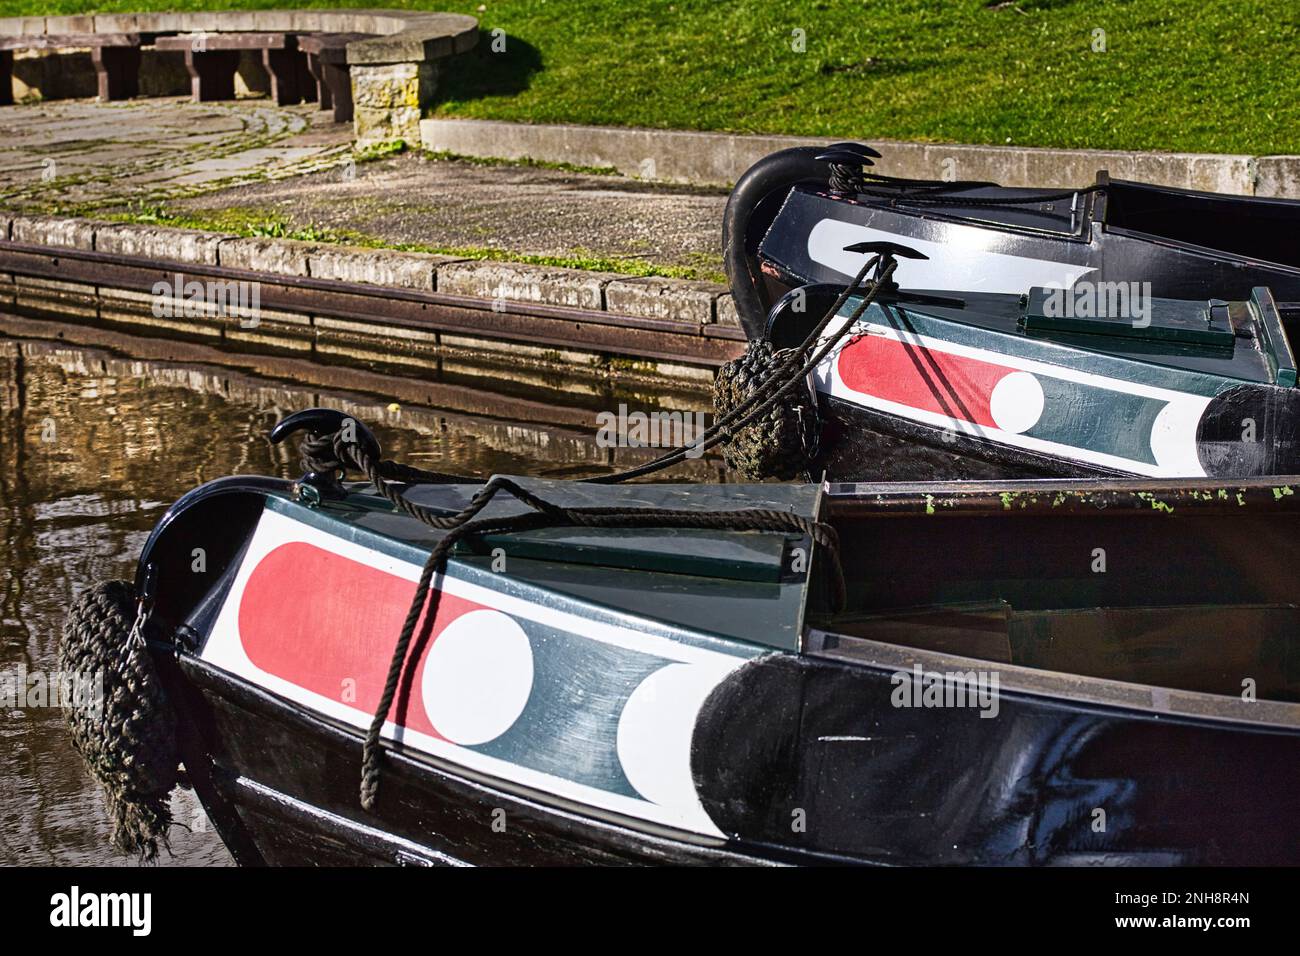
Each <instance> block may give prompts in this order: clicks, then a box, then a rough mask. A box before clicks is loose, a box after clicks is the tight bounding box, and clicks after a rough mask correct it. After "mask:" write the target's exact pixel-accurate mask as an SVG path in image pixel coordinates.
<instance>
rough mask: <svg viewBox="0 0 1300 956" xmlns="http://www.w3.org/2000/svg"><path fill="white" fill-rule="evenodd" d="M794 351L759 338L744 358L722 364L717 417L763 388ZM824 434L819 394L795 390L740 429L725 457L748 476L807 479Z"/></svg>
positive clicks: (715, 385) (716, 391)
mask: <svg viewBox="0 0 1300 956" xmlns="http://www.w3.org/2000/svg"><path fill="white" fill-rule="evenodd" d="M790 351H791V350H788V349H787V350H781V351H773V349H772V343H770V342H768V341H766V340H763V339H755V340H753V341H751V342H750V343H749V345H748V346H747V347H746V349H745V354H744V355H743V356H741V357H740V358H738V359H733V360H731V361H730V362H728V363H726V364H725V365H723V366H722V368H720V369H719V370H718V376H717V378H716V379H714V382H713V407H714V409H715V410H716V411H717V413H718V415H719V417H722V418H726V417H728V416H729V415H731V413H732V412H733V411H735V409H737V408H739V407H741V406H743V405H744V404H745V403H746V400H747V399H749V398H751V397H752V396H754V395H755V394H757V393H758V392H760V391H762V390H763V389H764V388H765V386H767V384H768V383H769V382H771V381H772V380H773V378H774V377H775V375H776V374H778V370H779V368H780V367H781V366H782V365H783V364H785V362H786V359H787V358H788V357H789V352H790ZM820 435H821V416H820V414H819V413H818V409H817V398H816V396H815V395H814V394H813V392H812V390H811V389H791V390H790V392H789V393H788V394H787V396H786V398H785V400H784V401H782V402H776V403H773V404H772V405H771V406H770V407H769V408H767V409H766V411H765V412H764V413H763V414H762V415H761V416H760V417H759V418H757V419H756V420H755V421H754V422H753V423H752V424H749V425H746V426H745V427H743V428H740V429H738V430H737V431H736V432H735V434H733V435H732V436H731V440H730V441H728V442H726V443H725V444H723V446H722V455H723V458H724V459H726V462H727V465H728V466H729V467H730V468H732V469H734V470H735V471H737V472H739V473H740V474H741V475H743V476H744V477H746V478H749V479H762V478H779V479H781V480H782V481H788V480H789V479H791V478H798V477H804V478H805V479H806V477H807V473H808V469H809V466H810V465H811V464H812V461H813V459H814V458H816V455H817V444H818V440H819V437H820Z"/></svg>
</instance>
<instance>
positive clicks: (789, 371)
mask: <svg viewBox="0 0 1300 956" xmlns="http://www.w3.org/2000/svg"><path fill="white" fill-rule="evenodd" d="M879 263H880V257H879V256H873V257H871V258H870V259H868V260H867V262H866V263H865V264H864V265H863V266H862V268H861V270H860V271H859V272H858V274H857V275H856V276H855V277H854V279H853V281H852V282H850V283H849V284H848V285H847V286H845V288H844V291H843V292H841V293H840V295H839V297H838V298H837V299H836V301H835V302H834V303H833V304H832V305H831V307H830V308H829V309H827V311H826V313H825V314H824V315H823V316H822V318H821V320H820V321H819V322H818V323H817V325H816V326H814V328H813V329H812V330H811V331H810V332H809V333H808V335H807V337H806V338H805V339H804V341H803V343H802V344H801V345H799V346H798V347H797V348H793V349H789V350H787V352H786V354H785V355H783V356H782V357H781V359H780V361H779V362H778V363H777V364H776V365H775V366H774V367H773V370H772V373H771V375H770V376H769V378H768V380H767V381H766V382H764V383H763V384H762V385H760V386H759V387H758V388H756V389H755V390H754V392H753V393H752V394H751V395H750V396H748V397H747V398H746V399H744V400H743V401H741V402H740V403H739V404H738V405H737V406H736V407H735V408H734V409H732V410H731V411H729V412H728V413H727V414H726V415H723V416H722V417H721V418H719V419H718V420H717V421H715V422H714V423H713V425H711V426H710V427H709V428H708V429H706V430H705V432H704V433H703V435H702V436H701V437H700V438H699V439H697V441H696V442H693V443H691V444H689V445H685V446H683V447H681V448H678V449H674V450H673V451H671V452H669V453H667V454H665V455H663V456H661V457H660V458H658V459H656V460H655V461H653V462H650V463H648V464H646V465H642V466H640V467H638V468H633V469H630V470H628V471H624V472H620V473H618V474H615V475H605V476H600V477H597V478H589V479H585V480H586V481H590V482H598V483H614V482H622V481H627V480H629V479H631V478H635V477H640V476H642V475H647V474H651V473H653V472H656V471H660V470H662V469H664V468H668V467H670V466H672V465H674V464H677V463H678V462H679V461H682V460H683V459H684V458H685V457H686V455H687V454H688V453H692V452H694V451H695V449H697V448H698V449H700V451H701V452H702V451H704V450H707V449H708V448H710V447H713V446H715V445H717V444H719V443H720V442H724V441H728V440H730V439H731V438H732V437H734V435H735V434H736V433H737V432H739V431H740V430H742V429H744V428H745V427H746V426H748V425H749V424H750V423H751V422H753V421H754V420H755V419H757V418H758V417H759V416H761V415H762V414H764V413H765V412H766V411H767V410H768V409H770V408H771V407H772V406H773V405H774V404H775V403H776V402H778V401H780V400H781V398H782V397H783V396H784V395H786V394H788V393H789V391H790V390H791V389H792V388H795V387H797V386H799V385H801V384H803V382H804V380H805V379H806V377H807V375H808V373H809V372H811V371H812V370H813V369H814V368H816V367H817V366H818V365H819V364H821V362H822V360H823V359H824V358H825V357H826V355H827V354H829V353H830V351H831V349H833V348H835V347H836V345H838V343H839V342H840V341H841V340H842V339H843V338H844V336H845V335H847V334H848V333H849V331H850V330H852V328H853V327H854V325H855V324H856V323H857V321H858V319H860V318H861V317H862V315H863V313H865V312H866V310H867V308H868V307H869V306H870V305H871V303H872V302H873V301H874V300H875V298H876V296H877V294H878V293H879V291H880V290H881V289H882V288H886V287H888V285H889V279H890V276H892V275H893V273H894V270H895V269H897V268H898V263H897V261H895V260H893V259H890V260H889V261H888V262H887V263H886V264H885V265H884V268H883V269H880V270H879V271H878V274H877V275H876V276H875V277H874V279H873V280H871V281H870V282H869V283H867V284H866V285H864V284H863V282H864V280H865V279H866V275H867V273H868V272H869V271H870V270H871V269H872V268H873V267H875V266H876V265H877V264H879ZM855 291H862V292H863V295H862V299H861V301H860V302H859V303H858V305H857V307H856V308H855V309H854V310H853V312H852V314H851V315H850V316H849V317H848V319H847V320H846V321H845V322H844V324H843V326H842V327H841V328H840V329H839V330H838V331H837V332H836V333H835V334H834V335H832V336H830V338H829V339H827V341H825V342H824V343H822V344H821V346H820V347H818V348H816V349H815V351H814V346H816V345H817V343H818V341H819V339H820V337H821V335H822V333H823V332H824V331H825V329H826V326H827V325H829V324H830V322H831V320H832V319H833V318H834V317H835V316H837V315H838V314H839V311H840V309H841V308H843V306H844V304H845V303H846V302H847V301H848V299H849V297H850V296H851V295H852V294H853V293H854V292H855ZM809 352H813V354H812V356H811V357H809V358H806V360H805V356H807V355H808V353H809ZM301 448H302V455H303V464H304V466H305V467H306V468H307V469H308V471H314V472H322V473H324V472H340V471H346V470H347V468H348V467H349V466H352V467H354V468H356V469H357V470H359V471H360V472H361V473H363V474H365V475H366V477H367V478H369V480H370V482H371V483H372V484H373V485H374V486H375V488H376V489H377V490H378V492H379V494H381V495H382V496H383V497H384V498H385V499H386V500H387V501H388V502H389V503H390V504H392V505H393V507H394V508H395V509H397V510H398V511H399V512H401V513H403V514H406V515H408V516H410V517H412V518H415V519H416V520H418V521H420V522H422V523H423V524H425V525H427V526H429V527H431V528H434V529H436V530H442V531H446V532H447V533H446V534H445V535H443V537H442V539H441V540H440V541H439V542H438V544H437V545H436V546H435V547H434V548H433V550H432V551H430V552H429V557H428V559H427V560H426V561H425V564H424V568H423V569H422V570H421V573H420V577H419V580H418V581H417V582H416V587H415V594H414V595H413V596H412V599H411V606H410V608H409V609H408V611H407V614H406V619H405V620H404V621H403V623H402V631H401V634H400V635H399V636H398V639H397V643H396V644H395V645H394V647H393V654H392V658H391V659H390V661H389V665H388V674H387V677H386V678H385V681H384V689H383V692H382V694H381V695H380V700H379V703H378V705H377V706H376V708H375V712H374V715H373V717H372V719H371V722H370V726H369V728H368V729H367V731H366V739H365V743H364V745H363V746H362V757H361V789H360V796H361V805H362V807H363V808H365V809H366V810H367V811H373V810H374V808H375V806H376V804H377V800H378V795H379V779H380V767H381V759H382V754H383V749H382V745H381V738H382V735H383V729H384V723H385V722H386V721H387V719H388V714H389V711H391V710H392V708H393V703H394V701H398V702H399V713H400V712H402V711H404V709H405V706H406V705H405V702H406V700H407V699H408V698H409V695H410V682H411V680H412V679H413V677H412V675H413V674H414V670H413V669H408V668H407V667H406V662H407V659H408V656H409V657H413V658H414V659H416V660H418V659H419V656H420V654H421V652H422V649H423V647H424V645H425V644H426V643H427V640H428V637H429V634H430V632H431V628H432V625H433V621H434V618H435V617H436V616H437V609H438V604H439V598H440V595H441V590H433V589H432V583H433V578H434V576H435V575H436V574H438V573H440V572H441V571H442V570H443V569H444V568H445V566H446V563H447V559H448V557H449V556H450V554H451V552H452V550H453V549H454V548H455V547H456V545H457V543H458V542H460V541H461V540H463V539H465V538H467V537H470V536H474V535H482V534H489V533H504V532H519V531H523V530H531V529H536V528H542V527H551V526H579V527H591V528H628V527H660V528H662V527H678V528H707V529H716V530H727V531H767V532H783V533H798V534H801V535H804V536H806V537H808V538H809V539H811V540H812V542H813V543H814V544H815V545H817V546H818V547H820V548H821V549H822V551H823V552H824V553H825V554H826V555H827V563H828V566H829V569H830V574H829V581H830V584H831V588H832V594H831V600H832V603H833V604H834V605H835V606H836V607H839V606H842V605H843V603H844V599H845V584H844V574H843V567H842V565H841V562H840V548H839V536H838V534H837V533H836V531H835V529H834V527H832V526H831V525H829V524H827V523H825V522H819V521H815V520H812V519H809V518H805V517H802V516H800V515H794V514H790V513H788V512H785V511H779V510H775V509H757V508H754V509H741V510H737V511H723V512H703V513H702V512H696V511H683V510H674V509H666V508H639V509H632V510H628V509H622V508H561V507H559V506H558V505H555V504H553V503H551V502H548V501H546V500H545V499H543V498H541V497H539V496H537V495H535V494H533V493H532V492H530V491H528V490H527V489H526V488H523V487H521V486H520V485H519V484H518V483H516V482H514V481H512V480H511V479H509V478H506V477H504V476H500V475H498V476H495V477H493V478H491V479H489V480H488V481H487V482H486V483H485V484H484V485H483V487H482V488H480V489H479V490H478V491H477V492H476V493H475V494H474V496H473V497H472V498H471V499H470V501H469V504H468V505H466V506H465V508H464V509H462V510H461V511H460V512H458V513H456V514H454V515H446V514H441V513H438V512H435V511H433V510H431V509H430V508H428V507H426V506H424V505H421V504H419V503H418V502H415V501H412V500H411V499H410V498H409V497H407V496H406V495H405V494H403V491H404V490H405V487H406V486H407V485H410V484H424V483H447V482H472V481H473V480H474V479H466V478H462V477H460V476H456V475H447V474H444V473H442V472H432V471H423V470H421V469H418V468H411V467H410V466H407V465H402V464H400V463H397V462H393V461H388V460H378V461H376V460H374V459H372V457H371V455H370V453H369V452H368V451H367V450H366V448H365V447H363V446H362V445H361V444H360V443H359V442H357V441H356V440H355V436H354V437H353V438H351V439H349V438H348V437H347V436H346V435H345V431H344V429H339V430H338V431H336V432H335V433H334V434H332V435H325V436H319V437H312V438H308V439H307V440H305V441H304V442H303V443H302V445H301ZM502 491H504V492H506V493H508V494H509V495H511V496H512V497H514V498H515V499H516V500H518V501H519V502H521V503H523V504H524V505H526V506H527V507H529V508H530V509H532V510H531V511H529V512H526V513H524V514H518V515H511V516H507V517H502V518H495V519H490V518H489V519H484V518H478V517H477V516H478V515H479V514H480V513H481V512H482V511H483V509H484V508H486V507H487V505H488V504H489V503H490V502H491V501H492V499H493V498H494V497H495V496H496V495H497V494H498V493H500V492H502ZM431 593H432V597H430V594H431ZM426 605H428V609H427V611H426ZM421 620H423V622H424V624H423V627H421V628H420V631H419V633H418V635H417V631H416V628H417V627H420V622H421ZM417 637H418V643H417V644H416V646H415V648H414V652H412V642H413V641H416V639H417Z"/></svg>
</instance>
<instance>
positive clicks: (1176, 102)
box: [0, 0, 1300, 154]
mask: <svg viewBox="0 0 1300 956" xmlns="http://www.w3.org/2000/svg"><path fill="white" fill-rule="evenodd" d="M340 2H342V3H343V4H345V5H351V4H348V3H347V0H319V5H320V6H328V7H338V6H339V5H340ZM286 5H288V2H286V0H228V2H227V0H221V2H217V3H213V2H211V0H208V2H202V3H195V2H185V0H179V2H177V0H164V2H158V0H121V2H117V0H113V2H109V3H105V4H98V5H97V4H93V3H85V2H80V0H0V16H7V15H15V14H35V15H41V14H45V15H52V14H55V13H76V12H85V11H89V10H95V9H97V10H101V11H112V10H116V11H127V10H140V9H164V8H167V9H170V8H184V9H197V8H214V7H225V8H231V7H240V8H248V7H275V6H286ZM305 5H315V4H312V3H311V0H309V2H308V4H305ZM375 5H377V6H405V7H411V8H420V9H445V10H453V11H461V12H467V13H474V14H475V15H477V16H478V17H479V19H480V22H481V23H482V25H483V27H484V28H485V30H493V29H501V30H504V31H505V37H506V41H505V43H506V50H505V52H504V53H493V52H492V51H491V49H490V41H491V37H490V36H489V35H488V34H485V35H484V37H483V40H482V42H481V43H480V47H479V50H478V51H477V52H475V53H472V54H469V55H468V56H466V57H464V58H462V59H461V60H460V61H459V62H457V63H456V64H454V65H453V66H452V67H451V69H450V70H449V71H448V76H447V77H446V80H445V82H444V91H443V92H444V96H445V99H444V101H443V102H442V103H441V104H440V105H439V107H438V111H439V113H441V114H443V115H448V116H465V117H480V118H492V119H505V120H516V121H524V122H545V123H558V122H567V123H595V124H611V125H630V126H652V127H674V128H690V129H710V130H730V131H735V132H772V133H791V134H805V135H831V136H843V137H853V138H855V139H861V140H865V141H868V142H870V141H873V140H880V139H907V140H924V141H932V142H962V143H996V144H1006V143H1013V144H1017V145H1021V146H1065V147H1096V148H1114V149H1166V150H1194V151H1206V152H1241V153H1256V154H1268V153H1295V152H1300V133H1298V132H1297V130H1300V97H1297V96H1296V95H1295V71H1296V59H1295V55H1294V51H1295V50H1296V49H1298V48H1300V18H1298V17H1297V16H1296V15H1295V4H1294V2H1293V0H1274V2H1264V0H1238V2H1231V0H1128V2H1124V0H1097V2H1089V3H1085V2H1071V0H1020V2H1018V3H992V4H989V5H986V4H985V3H983V2H980V0H949V2H939V0H932V2H921V0H872V2H844V0H824V2H811V3H810V2H795V0H676V2H672V3H662V2H661V3H648V2H617V0H582V2H580V3H577V2H562V0H500V2H489V3H487V6H486V10H485V11H483V12H477V7H478V6H479V4H478V3H476V2H473V0H469V2H466V0H421V2H417V3H410V2H406V3H403V2H402V0H383V2H376V4H375ZM795 30H802V31H804V36H805V38H806V48H805V50H804V52H795V51H794V50H793V49H792V45H793V41H794V31H795ZM1094 30H1104V31H1105V43H1106V51H1105V52H1094V51H1093V49H1092V47H1093V43H1094V35H1093V31H1094Z"/></svg>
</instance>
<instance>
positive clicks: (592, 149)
mask: <svg viewBox="0 0 1300 956" xmlns="http://www.w3.org/2000/svg"><path fill="white" fill-rule="evenodd" d="M420 136H421V145H422V146H423V147H424V148H425V149H427V150H430V151H434V152H450V153H455V154H458V155H462V156H474V157H479V158H483V159H507V160H523V159H531V160H538V161H542V162H554V163H571V164H573V165H577V166H592V167H613V168H615V169H617V170H618V171H619V172H620V173H623V174H624V175H627V176H635V177H638V178H641V179H648V180H657V181H662V182H676V183H691V184H695V185H701V186H703V185H710V186H718V185H724V186H725V185H731V184H732V183H734V182H735V181H736V180H737V179H738V178H739V177H740V176H741V174H743V173H744V172H745V170H746V169H748V168H749V167H750V166H751V165H753V164H754V163H755V162H757V161H758V160H759V159H761V158H762V157H764V156H766V155H767V154H769V153H771V152H774V151H776V150H779V149H787V148H789V147H792V146H817V145H827V144H829V143H832V142H836V140H833V139H829V138H809V137H794V136H748V135H733V134H729V133H706V132H698V131H689V130H653V129H622V128H611V127H596V126H569V125H542V124H538V125H532V124H525V123H506V122H500V121H495V120H462V119H442V118H437V117H434V118H430V119H425V120H423V121H422V122H421V123H420ZM863 141H864V142H869V143H870V144H871V145H873V146H875V147H876V148H877V149H879V150H880V152H881V153H882V154H883V158H882V159H880V160H877V165H876V166H875V167H874V168H875V169H876V170H877V171H878V172H882V173H885V174H887V175H891V176H903V177H909V178H917V179H945V178H946V179H975V180H988V181H992V182H999V183H1002V184H1003V185H1007V186H1043V187H1051V188H1069V187H1071V186H1081V185H1086V184H1088V183H1091V182H1093V181H1094V180H1095V178H1096V174H1097V171H1098V170H1100V169H1106V170H1108V171H1109V172H1110V175H1111V176H1112V177H1113V178H1116V179H1134V180H1143V181H1146V182H1153V183H1160V184H1163V185H1168V186H1176V187H1180V188H1184V189H1199V190H1205V191H1208V192H1222V193H1230V194H1236V195H1247V196H1295V195H1297V193H1298V192H1300V157H1298V156H1262V157H1255V156H1247V155H1234V154H1214V153H1158V152H1128V151H1120V150H1087V149H1044V148H1023V147H1015V146H966V145H950V144H929V143H904V142H895V141H889V140H876V139H872V138H871V137H869V136H867V137H863Z"/></svg>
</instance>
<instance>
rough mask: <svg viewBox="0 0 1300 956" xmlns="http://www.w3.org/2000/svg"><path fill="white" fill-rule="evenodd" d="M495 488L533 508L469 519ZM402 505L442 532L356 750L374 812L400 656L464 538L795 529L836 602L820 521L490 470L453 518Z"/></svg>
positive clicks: (832, 543)
mask: <svg viewBox="0 0 1300 956" xmlns="http://www.w3.org/2000/svg"><path fill="white" fill-rule="evenodd" d="M501 492H506V493H507V494H509V495H511V496H512V497H514V498H515V499H516V500H518V501H520V502H522V503H523V504H525V505H527V506H528V507H530V508H532V509H533V510H532V511H530V512H526V513H524V514H519V515H510V516H506V517H502V518H480V519H478V520H475V517H476V516H477V515H479V514H480V513H481V512H482V511H483V509H484V508H486V507H487V505H488V504H489V503H490V502H491V501H492V499H493V498H495V497H496V496H497V494H499V493H501ZM385 497H387V498H388V499H389V500H390V501H393V500H394V498H395V497H401V495H400V493H398V492H392V491H390V492H386V493H385ZM403 510H404V511H405V512H406V513H408V514H412V515H414V516H415V517H417V518H419V520H421V521H423V522H424V523H425V524H427V525H429V526H430V527H433V528H440V529H446V530H447V534H446V535H444V536H443V538H442V540H441V541H439V542H438V544H437V546H436V547H434V549H433V550H432V551H431V552H429V557H428V559H427V560H426V561H425V563H424V568H423V570H421V572H420V578H419V581H418V582H417V583H416V586H415V594H414V596H413V597H412V599H411V606H410V608H409V609H408V611H407V614H406V620H405V621H403V622H402V632H401V634H400V635H399V636H398V639H397V644H396V645H395V646H394V647H393V654H392V657H391V659H390V660H389V663H388V674H387V677H386V678H385V680H384V690H383V693H382V694H381V695H380V699H379V704H378V705H377V706H376V708H375V712H374V715H373V717H372V718H371V722H370V727H369V728H368V729H367V731H366V739H365V744H364V745H363V746H362V750H361V806H362V808H363V809H365V810H367V811H369V812H373V811H374V809H375V807H376V805H377V802H378V797H379V780H380V772H381V771H380V768H381V760H382V754H383V749H382V745H381V737H382V734H383V729H384V724H385V723H386V722H387V720H388V713H389V711H390V710H391V709H392V707H393V702H394V701H395V700H397V699H398V695H399V692H400V695H401V698H400V699H401V701H402V706H401V707H400V708H399V710H404V709H405V701H406V700H407V699H408V698H409V696H410V685H411V681H412V679H413V677H414V673H415V670H414V668H408V667H407V666H406V664H407V660H408V658H409V659H410V660H417V661H418V660H419V659H420V656H421V655H422V654H423V652H424V648H425V646H426V644H427V642H428V638H429V635H430V634H431V633H432V628H433V624H434V621H435V619H436V618H437V616H438V607H439V604H440V598H441V595H442V590H441V589H434V588H433V587H432V584H433V578H434V576H435V575H436V574H439V573H442V571H443V570H444V569H445V566H446V563H447V559H448V558H449V557H450V555H451V552H452V550H453V549H454V548H455V546H456V544H457V543H458V542H459V541H461V540H462V539H464V538H467V537H470V536H472V535H483V534H500V533H506V532H519V531H526V530H534V529H537V528H544V527H556V526H565V525H568V526H577V527H584V528H633V527H654V528H663V527H675V528H707V529H715V530H725V531H769V532H784V533H787V534H793V533H797V534H801V535H805V536H807V537H809V538H811V539H812V541H813V542H814V543H815V544H817V545H818V546H819V547H820V548H821V549H822V550H823V551H824V552H825V553H826V555H827V565H828V567H829V569H830V582H831V586H832V594H831V601H832V603H833V605H834V606H836V607H840V606H842V605H843V603H844V596H845V584H844V573H843V568H842V566H841V564H840V556H839V555H840V550H839V535H838V534H837V533H836V531H835V528H834V527H832V526H831V525H829V524H827V523H825V522H821V521H815V520H813V519H811V518H805V517H803V516H802V515H795V514H790V513H789V512H785V511H780V510H777V509H772V508H748V509H742V510H738V511H723V512H698V511H684V510H677V509H669V508H637V509H631V510H629V509H623V508H562V507H560V506H558V505H555V504H553V503H551V502H548V501H546V500H545V499H543V498H541V497H539V496H537V495H535V494H533V493H532V492H530V491H528V490H527V489H526V488H523V487H521V486H520V485H519V484H518V483H516V482H515V481H512V480H511V479H509V478H506V477H503V476H501V475H497V476H495V477H493V478H491V479H490V480H489V481H488V482H487V483H486V484H484V486H483V487H482V488H481V489H480V490H479V491H478V492H476V493H475V494H474V496H473V497H472V498H471V499H470V502H469V504H468V505H466V507H465V508H464V509H463V510H461V511H460V512H458V513H457V514H455V515H441V514H435V513H433V512H431V511H429V509H427V508H425V507H423V506H422V505H419V504H415V503H412V502H407V503H406V506H405V507H404V508H403ZM426 605H427V608H426ZM421 618H423V621H424V625H423V627H422V628H421V629H420V632H419V642H418V643H417V645H416V647H415V648H414V650H413V651H412V649H411V642H412V641H413V640H414V639H415V636H416V628H417V626H419V624H420V621H421Z"/></svg>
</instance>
